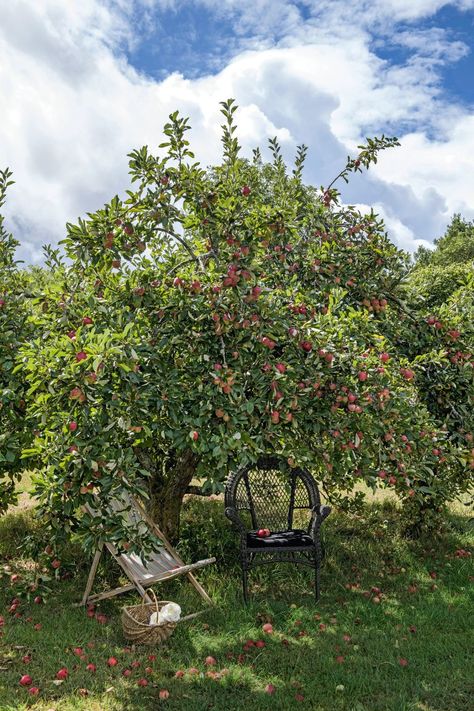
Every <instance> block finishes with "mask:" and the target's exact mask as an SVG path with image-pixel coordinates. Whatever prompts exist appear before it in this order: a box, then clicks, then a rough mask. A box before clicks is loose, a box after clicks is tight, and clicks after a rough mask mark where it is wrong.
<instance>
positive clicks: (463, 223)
mask: <svg viewBox="0 0 474 711" xmlns="http://www.w3.org/2000/svg"><path fill="white" fill-rule="evenodd" d="M434 245H435V248H434V249H433V250H430V249H427V248H426V247H420V248H419V249H418V251H417V253H416V254H415V260H416V264H417V266H419V267H426V266H429V265H432V266H438V267H445V266H449V265H451V264H469V263H470V266H471V268H472V263H473V261H474V222H473V221H472V220H471V221H469V220H466V219H464V218H463V217H461V215H459V214H457V215H454V216H453V219H452V220H451V222H450V224H449V225H448V227H447V230H446V234H444V235H443V236H442V237H440V238H438V239H435V240H434Z"/></svg>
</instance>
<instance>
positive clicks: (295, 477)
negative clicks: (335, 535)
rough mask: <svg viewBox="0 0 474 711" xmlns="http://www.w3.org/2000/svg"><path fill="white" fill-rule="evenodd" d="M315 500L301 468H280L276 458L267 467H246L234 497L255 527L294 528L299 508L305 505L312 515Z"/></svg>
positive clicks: (234, 503) (236, 504)
mask: <svg viewBox="0 0 474 711" xmlns="http://www.w3.org/2000/svg"><path fill="white" fill-rule="evenodd" d="M316 503H317V501H316V497H315V495H314V492H312V491H311V487H310V486H308V483H307V482H306V481H305V480H304V479H303V478H302V476H301V471H300V470H287V471H281V469H280V468H279V466H278V462H276V461H275V462H273V461H269V462H268V468H260V467H259V466H257V465H256V466H254V467H249V468H247V469H246V471H245V472H244V473H243V474H242V476H241V477H240V478H239V480H238V482H237V485H236V489H235V494H234V499H233V505H234V506H235V508H236V509H237V510H238V511H248V512H249V514H250V517H251V523H252V527H253V528H254V529H258V528H269V529H270V530H271V531H286V530H288V529H291V528H292V527H293V518H294V513H295V510H296V509H303V510H304V509H306V510H307V511H308V518H309V511H310V510H311V508H312V507H313V506H314V505H315V504H316ZM300 520H301V519H300Z"/></svg>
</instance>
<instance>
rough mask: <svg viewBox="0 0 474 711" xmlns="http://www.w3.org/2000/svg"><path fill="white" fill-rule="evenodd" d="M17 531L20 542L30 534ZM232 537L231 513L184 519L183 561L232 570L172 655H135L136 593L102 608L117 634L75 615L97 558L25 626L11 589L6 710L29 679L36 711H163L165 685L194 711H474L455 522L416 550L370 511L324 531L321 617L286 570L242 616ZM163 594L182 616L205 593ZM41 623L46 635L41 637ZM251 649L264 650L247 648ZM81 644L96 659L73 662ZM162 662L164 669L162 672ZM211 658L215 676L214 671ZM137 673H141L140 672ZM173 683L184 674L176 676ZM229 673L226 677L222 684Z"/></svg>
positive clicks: (466, 572)
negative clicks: (131, 611) (129, 615)
mask: <svg viewBox="0 0 474 711" xmlns="http://www.w3.org/2000/svg"><path fill="white" fill-rule="evenodd" d="M216 503H217V505H216ZM1 523H2V526H0V550H1V551H3V550H4V548H3V547H2V546H3V544H2V541H3V538H4V534H5V531H7V534H6V538H7V539H8V538H9V533H8V531H9V530H10V529H9V528H5V526H4V523H3V520H2V522H1ZM10 523H11V524H12V529H11V530H12V531H13V535H14V537H15V540H18V538H19V537H20V535H21V531H22V528H21V526H22V525H23V523H24V522H23V523H21V520H20V519H10ZM23 530H24V529H23ZM229 531H230V527H229V524H228V522H227V520H226V519H225V518H224V516H223V514H222V510H221V508H220V504H219V502H206V501H204V502H203V501H200V502H199V503H198V504H192V506H190V507H187V508H186V509H185V511H184V520H183V538H182V541H181V549H182V551H183V555H184V552H186V553H187V554H188V555H186V558H187V559H189V560H192V559H197V558H198V557H204V556H207V555H215V554H217V555H221V556H223V557H224V559H225V560H226V561H227V562H228V563H231V564H230V565H227V567H226V566H225V565H224V564H223V563H221V565H220V566H219V567H217V566H213V567H210V568H207V569H205V570H204V571H202V573H200V574H199V579H200V580H201V581H202V583H203V584H204V586H205V587H206V589H207V590H208V592H209V593H210V594H211V596H212V597H213V599H214V600H215V602H216V605H217V606H216V608H215V609H213V610H210V611H208V612H207V613H206V614H205V615H204V616H203V617H200V618H197V619H196V620H194V621H192V622H190V623H183V624H182V625H178V627H177V629H176V631H175V633H174V634H173V636H172V637H171V639H170V640H169V643H168V644H166V645H165V646H162V647H159V648H155V649H148V648H145V647H139V648H137V649H134V650H132V651H126V648H125V649H124V644H125V642H124V640H123V637H122V634H121V629H120V609H121V607H122V605H124V604H127V603H129V604H135V603H136V600H137V598H136V596H133V595H129V596H123V597H122V598H116V599H115V600H111V601H106V602H104V603H103V604H101V606H100V610H101V611H102V612H104V613H106V614H107V615H108V617H109V622H108V623H107V624H105V625H100V624H99V623H98V622H97V620H96V619H90V618H88V617H87V614H86V612H85V611H84V610H83V609H78V608H73V607H72V603H73V602H75V601H77V600H78V599H79V598H80V595H81V592H82V588H83V585H84V584H85V577H86V571H87V565H84V557H83V558H82V559H81V561H80V565H79V566H78V571H79V572H78V575H77V577H76V578H75V579H74V580H71V581H66V582H63V583H61V584H60V585H58V586H56V587H55V590H54V595H53V597H52V599H51V601H50V602H48V604H46V605H44V606H34V605H29V606H28V605H25V606H24V608H23V607H22V614H23V616H22V617H21V618H18V619H14V618H13V619H12V618H11V617H10V616H9V615H8V614H7V613H6V609H7V606H8V604H9V602H10V600H11V597H13V594H14V589H13V588H10V589H5V590H3V591H0V603H1V607H0V614H3V615H4V616H5V618H6V620H5V625H4V627H3V628H2V629H3V632H4V636H3V639H2V640H1V642H2V643H3V644H2V650H3V651H2V654H3V659H2V661H1V662H0V667H1V668H3V669H4V671H1V672H0V700H1V702H0V708H1V709H2V711H4V709H5V710H6V709H9V708H11V709H15V710H19V709H22V708H24V706H23V704H24V703H25V702H26V699H27V698H28V694H27V691H26V690H25V689H22V688H21V687H19V685H18V680H19V678H20V676H21V674H23V673H25V671H27V673H29V674H31V676H32V677H33V679H34V683H36V684H37V685H38V686H39V687H40V688H41V694H40V697H38V700H37V701H36V703H35V708H38V709H48V708H51V707H54V708H56V709H57V710H58V711H68V710H69V709H81V710H83V711H85V710H86V709H87V711H94V710H95V709H97V710H98V709H100V710H101V711H112V710H115V709H117V710H120V711H124V710H125V709H140V711H141V710H142V709H143V710H144V711H147V710H148V709H149V710H150V711H151V709H156V708H160V705H162V701H160V699H159V691H160V689H162V688H164V689H167V690H169V693H170V697H169V699H168V700H167V701H166V708H169V709H179V710H182V709H186V711H201V709H216V710H217V711H221V710H223V709H225V710H227V709H229V711H230V710H232V709H246V710H247V711H253V710H254V709H255V711H257V709H258V710H259V711H262V710H263V711H265V710H266V709H282V710H286V709H294V708H305V709H314V710H316V711H318V710H321V711H333V710H334V711H345V710H347V711H349V710H351V711H372V710H373V709H377V711H465V709H467V708H470V703H471V699H472V694H473V692H474V688H473V683H472V677H471V675H470V669H472V667H473V660H472V644H471V624H470V613H472V609H473V601H472V592H471V590H470V583H471V582H472V576H473V573H474V571H473V567H472V558H469V556H468V554H467V553H466V555H465V556H464V554H463V555H459V551H467V549H468V547H469V545H470V544H471V545H472V531H471V530H470V528H469V526H465V521H464V518H463V517H462V516H458V515H457V514H456V515H454V516H452V517H451V519H450V526H449V528H448V530H447V531H446V532H445V533H444V534H443V535H442V536H439V537H437V538H426V539H420V540H418V541H412V540H406V539H404V538H403V537H402V535H401V533H400V524H399V512H398V510H397V509H396V508H395V507H393V506H388V505H372V506H370V507H367V509H366V510H365V512H364V514H363V515H361V516H357V517H356V516H353V515H352V516H351V515H349V514H334V515H332V516H331V517H330V518H329V519H328V521H327V526H326V550H327V558H326V562H325V565H324V569H323V573H322V598H321V601H320V603H319V604H318V605H315V603H314V601H313V596H312V575H311V571H309V570H308V571H306V570H305V569H297V568H296V567H295V566H290V565H287V564H286V565H276V566H274V567H269V568H261V569H260V570H257V571H254V572H253V573H252V574H251V592H252V597H251V604H250V605H249V606H248V607H246V606H244V605H243V604H242V598H241V588H240V578H239V569H238V565H237V564H236V562H235V552H236V547H235V546H236V541H235V535H234V534H233V533H232V531H230V534H229ZM87 562H88V563H89V561H87ZM108 565H111V564H110V563H109V564H108ZM107 570H108V566H106V567H105V569H104V568H102V569H101V572H100V577H99V581H98V588H99V589H100V588H105V587H107V585H108V573H107ZM114 570H115V568H114ZM471 587H472V586H471ZM156 592H157V594H158V595H159V597H160V598H161V599H171V600H176V601H177V602H179V604H180V605H181V606H182V608H183V612H184V613H188V612H191V611H194V610H196V609H198V608H199V606H200V600H199V597H198V596H197V594H196V592H195V590H194V589H193V588H192V586H191V585H189V584H186V582H185V581H183V580H180V581H173V582H170V583H168V584H166V585H164V584H163V585H160V586H157V587H156ZM29 617H31V618H32V619H31V621H30V622H28V621H27V620H28V618H29ZM265 621H271V622H272V625H273V630H274V632H273V634H271V635H269V634H265V633H264V632H263V631H262V623H263V622H265ZM38 623H39V624H42V628H41V630H39V631H38V630H35V628H34V625H35V624H38ZM248 640H252V641H253V642H256V641H260V642H264V646H255V644H253V645H249V644H248ZM246 643H247V644H246ZM88 644H91V645H93V646H88ZM244 645H245V648H244ZM77 646H79V647H82V648H83V649H84V650H85V653H86V656H87V659H84V660H81V659H80V658H78V657H77V656H76V655H75V654H74V652H73V648H74V647H77ZM26 653H31V662H29V663H28V665H27V666H25V664H24V663H23V662H22V657H23V656H24V655H25V654H26ZM150 653H151V654H153V655H155V656H156V660H152V661H150V659H149V655H150ZM111 655H113V656H115V657H116V658H117V660H118V665H117V666H116V667H113V668H109V667H108V666H107V659H108V658H109V657H110V656H111ZM208 656H212V657H214V658H215V660H216V665H212V666H209V665H206V663H205V660H206V657H208ZM89 661H90V662H92V663H94V664H96V666H97V671H96V672H95V673H91V672H88V671H87V669H86V664H87V662H89ZM132 661H137V662H139V663H140V666H139V667H136V668H135V667H132ZM405 662H406V663H405ZM61 666H67V667H68V669H69V671H70V676H69V678H68V680H67V681H66V682H64V684H61V685H59V686H56V685H55V684H54V683H53V681H54V677H55V674H56V672H57V670H58V669H59V668H60V667H61ZM147 667H150V670H151V671H148V672H147V671H146V669H147ZM125 668H127V669H130V670H131V672H132V673H131V676H130V677H128V678H126V677H124V676H123V674H122V672H123V670H124V669H125ZM190 669H197V673H190V672H189V670H190ZM223 670H224V673H222V672H223ZM226 670H228V671H226ZM176 671H183V672H184V676H183V677H182V678H175V673H176ZM216 671H217V672H218V677H217V678H212V676H213V673H214V672H216ZM208 672H211V674H210V675H208ZM140 678H146V679H147V680H148V682H149V683H148V686H146V687H139V686H138V685H137V682H138V679H140ZM267 684H272V685H273V686H274V687H275V691H274V693H273V694H272V695H269V694H268V693H266V692H265V687H266V685H267ZM81 688H83V689H87V690H88V692H89V696H88V697H80V696H79V691H78V690H79V689H81ZM41 700H42V701H41ZM2 703H3V704H4V705H3V706H2Z"/></svg>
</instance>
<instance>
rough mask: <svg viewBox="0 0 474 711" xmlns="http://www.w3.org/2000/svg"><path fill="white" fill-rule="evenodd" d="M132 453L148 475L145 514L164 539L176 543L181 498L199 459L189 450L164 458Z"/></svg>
mask: <svg viewBox="0 0 474 711" xmlns="http://www.w3.org/2000/svg"><path fill="white" fill-rule="evenodd" d="M136 454H137V457H138V459H139V460H140V462H141V463H142V464H143V465H144V466H145V467H146V468H147V469H148V470H149V471H150V472H152V477H151V479H150V480H149V485H148V493H149V496H150V501H149V504H148V513H149V514H150V516H151V518H152V519H153V520H154V521H155V523H156V524H157V525H158V526H159V528H160V529H161V530H162V531H163V533H164V534H165V536H166V537H167V538H168V539H169V540H170V541H171V542H176V541H177V540H178V537H179V523H180V515H181V507H182V505H183V498H184V495H185V494H186V490H187V488H188V486H189V484H190V483H191V480H192V478H193V476H194V474H195V472H196V467H197V465H198V463H199V457H198V456H197V455H196V454H194V453H193V452H191V450H189V449H188V450H186V451H185V452H182V453H179V454H178V453H176V452H174V453H171V454H168V455H167V456H166V458H165V459H164V458H163V453H156V454H155V453H152V452H150V451H145V450H140V451H137V452H136Z"/></svg>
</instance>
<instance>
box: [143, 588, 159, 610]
mask: <svg viewBox="0 0 474 711" xmlns="http://www.w3.org/2000/svg"><path fill="white" fill-rule="evenodd" d="M148 593H151V594H152V595H153V600H152V602H154V603H155V607H156V614H158V613H159V611H160V608H159V607H158V600H157V599H156V595H155V591H154V590H153V588H148V590H147V591H146V594H145V595H144V596H143V597H142V606H144V605H145V597H146V596H147V595H148Z"/></svg>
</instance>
